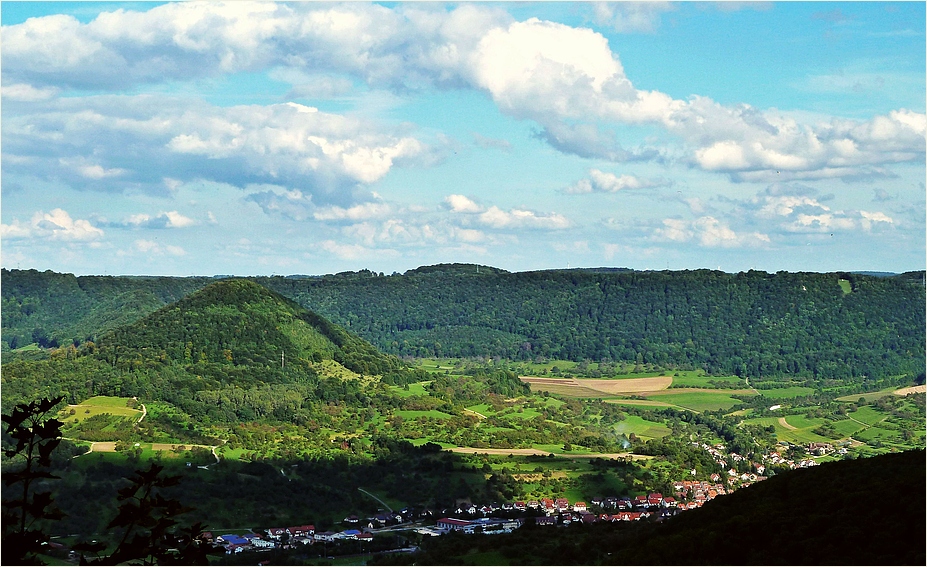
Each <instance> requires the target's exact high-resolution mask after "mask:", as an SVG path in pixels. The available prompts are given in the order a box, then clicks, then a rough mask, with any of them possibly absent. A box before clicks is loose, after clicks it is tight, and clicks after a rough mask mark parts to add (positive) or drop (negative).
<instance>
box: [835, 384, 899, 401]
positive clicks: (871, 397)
mask: <svg viewBox="0 0 927 567" xmlns="http://www.w3.org/2000/svg"><path fill="white" fill-rule="evenodd" d="M896 390H898V388H897V387H895V386H890V387H888V388H883V389H881V390H879V391H878V392H868V393H865V394H849V395H847V396H840V397H839V398H837V401H838V402H857V401H859V399H860V398H862V399H863V400H865V402H866V403H869V402H874V401H876V400H878V399H879V398H884V397H885V396H888V395H891V394H893V393H895V391H896Z"/></svg>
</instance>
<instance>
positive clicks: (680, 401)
mask: <svg viewBox="0 0 927 567" xmlns="http://www.w3.org/2000/svg"><path fill="white" fill-rule="evenodd" d="M669 391H670V392H672V390H669ZM647 397H648V399H651V400H655V401H660V402H667V403H671V404H673V405H677V406H680V407H683V408H686V409H690V410H693V411H715V410H729V409H731V408H732V407H734V406H735V405H738V404H741V403H743V402H741V401H740V400H738V399H736V398H732V397H731V396H729V395H728V394H722V393H716V392H685V393H681V394H672V393H670V394H663V393H661V394H659V395H651V396H647Z"/></svg>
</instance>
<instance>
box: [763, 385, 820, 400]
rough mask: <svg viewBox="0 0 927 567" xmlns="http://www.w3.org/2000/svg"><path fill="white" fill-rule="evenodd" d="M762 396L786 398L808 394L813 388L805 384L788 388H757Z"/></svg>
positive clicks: (812, 391) (777, 398)
mask: <svg viewBox="0 0 927 567" xmlns="http://www.w3.org/2000/svg"><path fill="white" fill-rule="evenodd" d="M758 392H759V393H760V394H762V395H763V396H765V397H767V398H769V399H772V400H787V399H790V398H797V397H800V396H810V395H811V394H813V393H814V388H808V387H806V386H789V387H788V388H772V389H769V390H758Z"/></svg>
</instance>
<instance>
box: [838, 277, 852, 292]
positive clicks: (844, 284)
mask: <svg viewBox="0 0 927 567" xmlns="http://www.w3.org/2000/svg"><path fill="white" fill-rule="evenodd" d="M837 285H839V286H840V290H841V291H843V295H847V294H848V293H851V292H852V291H853V286H852V285H851V284H850V280H837Z"/></svg>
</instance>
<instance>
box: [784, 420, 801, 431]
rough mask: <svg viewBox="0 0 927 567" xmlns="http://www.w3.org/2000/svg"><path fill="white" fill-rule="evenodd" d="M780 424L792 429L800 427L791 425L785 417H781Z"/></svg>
mask: <svg viewBox="0 0 927 567" xmlns="http://www.w3.org/2000/svg"><path fill="white" fill-rule="evenodd" d="M779 425H781V426H782V427H784V428H786V429H789V430H791V431H795V430H796V429H798V428H797V427H795V426H793V425H789V422H787V421H786V420H785V418H784V417H780V418H779Z"/></svg>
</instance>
